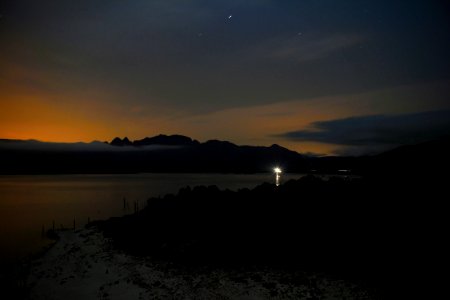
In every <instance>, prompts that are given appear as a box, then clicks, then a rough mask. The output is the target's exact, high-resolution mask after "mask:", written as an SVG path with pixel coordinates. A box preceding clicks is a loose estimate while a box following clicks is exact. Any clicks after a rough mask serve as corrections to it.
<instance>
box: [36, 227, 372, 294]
mask: <svg viewBox="0 0 450 300" xmlns="http://www.w3.org/2000/svg"><path fill="white" fill-rule="evenodd" d="M59 236H60V239H59V240H58V241H57V242H56V243H55V244H54V245H53V246H52V247H51V248H50V249H48V251H46V253H44V254H43V255H42V256H41V257H39V258H37V259H35V260H33V261H32V264H31V267H30V274H29V276H28V280H27V286H28V287H29V291H30V298H31V299H49V300H51V299H66V300H70V299H84V300H87V299H167V298H176V299H273V298H276V299H307V298H309V297H311V296H320V299H330V300H331V299H344V298H346V299H373V298H371V297H370V295H369V293H368V292H367V291H365V290H363V289H362V288H361V287H359V286H357V285H355V284H352V283H350V282H346V281H343V280H336V279H331V278H328V277H326V276H324V275H319V274H307V273H305V272H297V273H296V274H285V273H283V272H277V271H273V270H247V271H243V270H236V271H232V270H222V269H215V270H214V269H201V268H198V269H195V270H194V269H186V268H178V267H177V266H174V265H171V264H170V263H163V262H161V261H158V262H157V261H154V260H152V259H151V258H150V257H136V256H131V255H128V254H125V253H123V252H121V251H118V250H116V249H114V247H113V246H112V243H111V240H109V239H106V238H104V237H103V234H102V233H101V232H100V231H99V230H98V229H96V228H89V229H78V230H75V231H64V232H59Z"/></svg>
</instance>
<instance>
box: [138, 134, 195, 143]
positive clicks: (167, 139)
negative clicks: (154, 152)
mask: <svg viewBox="0 0 450 300" xmlns="http://www.w3.org/2000/svg"><path fill="white" fill-rule="evenodd" d="M197 144H198V141H196V140H193V139H191V138H190V137H187V136H184V135H177V134H175V135H164V134H160V135H158V136H154V137H146V138H144V139H142V140H136V141H133V145H134V146H149V145H167V146H192V145H197Z"/></svg>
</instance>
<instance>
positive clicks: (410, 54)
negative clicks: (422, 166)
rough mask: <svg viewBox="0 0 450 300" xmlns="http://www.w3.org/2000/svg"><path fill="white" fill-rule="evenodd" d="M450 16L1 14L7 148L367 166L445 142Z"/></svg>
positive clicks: (26, 4)
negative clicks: (86, 148)
mask: <svg viewBox="0 0 450 300" xmlns="http://www.w3.org/2000/svg"><path fill="white" fill-rule="evenodd" d="M447 2H448V1H426V0H422V1H415V0H411V1H392V0H390V1H385V0H377V1H375V0H372V1H365V0H355V1H351V0H347V1H336V0H302V1H300V0H297V1H268V0H247V1H243V0H241V1H234V0H227V1H225V0H223V1H218V0H207V1H206V0H204V1H201V0H198V1H196V0H183V1H182V0H171V1H167V0H145V1H144V0H140V1H123V0H121V1H118V0H117V1H99V0H89V1H32V0H30V1H21V0H14V1H2V2H1V4H0V138H10V139H38V140H43V141H58V142H75V141H86V142H89V141H92V140H111V139H112V138H114V137H115V136H121V137H124V136H128V137H129V138H130V139H141V138H143V137H145V136H152V135H156V134H160V133H163V134H184V135H188V136H191V137H193V138H196V139H199V140H200V141H204V140H207V139H221V140H229V141H232V142H235V143H238V144H251V145H271V144H273V143H277V144H280V145H282V146H285V147H288V148H290V149H293V150H296V151H299V152H303V153H306V152H310V153H317V154H361V153H369V152H373V151H380V150H383V149H386V148H389V147H393V146H395V145H398V144H404V143H415V142H420V141H422V140H427V139H432V138H436V137H439V136H442V135H445V134H448V133H450V18H449V17H450V5H449V4H448V3H447Z"/></svg>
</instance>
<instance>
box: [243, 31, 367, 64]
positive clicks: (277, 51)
mask: <svg viewBox="0 0 450 300" xmlns="http://www.w3.org/2000/svg"><path fill="white" fill-rule="evenodd" d="M364 40H365V38H364V37H362V36H360V35H356V34H332V35H328V36H319V37H311V36H305V35H297V36H294V37H289V38H287V37H285V36H284V37H277V38H273V39H270V40H267V41H265V42H263V43H262V44H260V45H258V46H256V47H255V48H254V49H252V50H251V53H252V55H254V56H255V53H256V57H258V56H259V57H263V58H268V59H273V60H288V61H294V62H298V63H302V62H309V61H315V60H320V59H323V58H326V57H328V56H330V55H332V54H334V53H337V52H339V51H342V50H345V49H349V48H351V47H354V46H356V45H358V44H360V43H362V42H363V41H364Z"/></svg>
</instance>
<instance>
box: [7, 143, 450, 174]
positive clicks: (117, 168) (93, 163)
mask: <svg viewBox="0 0 450 300" xmlns="http://www.w3.org/2000/svg"><path fill="white" fill-rule="evenodd" d="M449 140H450V139H449V138H446V139H441V140H436V141H431V142H426V143H422V144H419V145H410V146H403V147H400V148H397V149H394V150H391V151H388V152H385V153H382V154H379V155H375V156H363V157H339V156H335V157H333V156H326V157H312V156H306V155H302V154H299V153H297V152H295V151H291V150H289V149H286V148H284V147H281V146H279V145H276V144H274V145H272V146H270V147H262V146H238V145H235V144H233V143H230V142H227V141H219V140H210V141H207V142H204V143H200V142H198V141H196V140H194V139H192V138H190V137H186V136H182V135H171V136H167V135H158V136H155V137H147V138H144V139H142V140H135V141H130V140H129V139H128V138H126V137H125V138H123V139H122V138H119V137H116V138H114V139H113V140H112V141H111V142H109V143H108V142H104V143H101V142H92V143H44V142H39V141H34V140H30V141H22V140H0V159H1V163H2V168H1V169H0V173H1V174H57V173H138V172H168V173H171V172H193V173H195V172H203V173H205V172H206V173H208V172H218V173H255V172H271V171H272V168H273V167H274V166H277V165H278V166H281V167H282V168H283V169H284V170H285V171H286V172H299V173H309V172H311V173H328V174H332V173H338V172H340V170H348V172H349V173H353V174H361V175H367V174H382V173H388V174H397V173H398V172H406V170H416V169H417V170H422V171H423V172H428V171H432V170H435V169H436V168H446V167H448V165H446V164H444V162H446V158H447V153H449V150H450V142H449Z"/></svg>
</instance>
